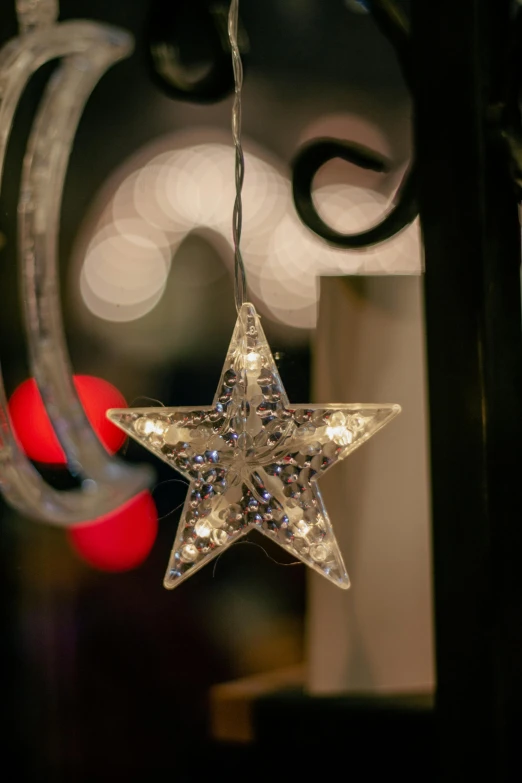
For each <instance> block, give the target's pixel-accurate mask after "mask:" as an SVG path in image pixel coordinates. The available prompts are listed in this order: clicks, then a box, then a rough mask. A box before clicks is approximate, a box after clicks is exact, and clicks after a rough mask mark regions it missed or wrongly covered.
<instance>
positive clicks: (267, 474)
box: [107, 304, 400, 589]
mask: <svg viewBox="0 0 522 783" xmlns="http://www.w3.org/2000/svg"><path fill="white" fill-rule="evenodd" d="M399 412H400V406H399V405H333V404H331V405H293V406H291V405H290V403H289V401H288V398H287V396H286V392H285V390H284V387H283V384H282V382H281V378H280V377H279V373H278V371H277V367H276V365H275V362H274V359H273V357H272V353H271V351H270V348H269V346H268V343H267V340H266V337H265V335H264V332H263V329H262V327H261V324H260V321H259V317H258V315H257V313H256V310H255V308H254V306H253V305H252V304H244V305H243V306H242V308H241V310H240V311H239V315H238V319H237V323H236V326H235V329H234V333H233V335H232V340H231V343H230V347H229V349H228V353H227V357H226V360H225V365H224V367H223V372H222V375H221V380H220V382H219V386H218V390H217V392H216V396H215V398H214V402H213V404H212V405H210V406H208V407H201V408H197V409H194V408H189V407H180V408H126V409H123V410H109V411H108V412H107V416H108V417H109V419H110V420H111V421H112V422H114V424H116V425H117V426H118V427H121V429H122V430H124V431H125V432H126V433H127V434H128V435H130V436H131V437H132V438H134V439H135V440H137V441H138V443H141V444H142V445H143V446H145V447H146V448H147V449H149V451H151V452H152V453H153V454H155V455H156V456H157V457H159V458H160V459H162V460H163V461H164V462H166V463H167V464H168V465H170V466H171V467H172V468H174V469H175V470H177V471H178V473H181V475H182V476H185V478H187V479H188V480H189V482H190V485H189V489H188V494H187V498H186V501H185V504H184V507H183V512H182V515H181V520H180V524H179V528H178V532H177V535H176V540H175V542H174V547H173V549H172V554H171V557H170V561H169V565H168V569H167V573H166V575H165V581H164V584H165V587H167V588H173V587H176V586H177V585H178V584H180V583H181V582H182V581H183V580H184V579H186V578H187V577H188V576H190V575H191V574H194V573H195V572H196V571H198V570H199V569H200V568H202V567H203V566H204V565H206V564H207V563H209V562H210V561H211V560H212V559H213V558H215V557H216V556H217V555H219V554H221V553H222V552H224V550H225V549H227V547H229V546H230V545H231V544H233V543H234V542H235V541H237V540H238V539H239V538H241V537H242V536H244V535H246V533H248V532H249V531H250V530H251V529H255V530H258V531H259V532H260V533H262V534H263V535H265V536H268V537H269V538H272V539H273V540H275V541H277V543H278V544H279V545H280V546H282V547H283V549H286V550H287V552H289V553H290V554H292V555H293V556H294V557H297V558H299V560H301V561H302V562H303V563H305V565H307V566H310V567H311V568H313V569H314V570H315V571H317V572H318V573H320V574H322V575H323V576H325V577H326V578H327V579H329V580H330V581H331V582H333V583H334V584H335V585H337V586H338V587H341V588H345V589H346V588H348V587H349V586H350V581H349V579H348V574H347V573H346V569H345V566H344V563H343V559H342V555H341V552H340V550H339V546H338V544H337V541H336V538H335V534H334V532H333V529H332V525H331V522H330V519H329V517H328V514H327V511H326V508H325V505H324V502H323V499H322V497H321V493H320V492H319V487H318V486H317V481H318V479H319V478H321V476H322V475H323V474H324V473H325V472H326V471H327V470H329V469H330V468H331V467H332V466H333V465H335V464H336V463H337V462H339V460H342V459H344V458H345V457H347V456H348V454H350V453H351V452H352V451H354V449H356V448H358V446H360V445H362V444H363V443H364V442H365V441H367V440H368V438H370V437H371V436H372V435H373V434H374V433H375V432H377V430H379V429H381V427H383V426H384V425H385V424H387V423H388V422H389V421H390V420H391V419H392V418H393V417H394V416H396V415H397V414H398V413H399Z"/></svg>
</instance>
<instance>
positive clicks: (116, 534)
mask: <svg viewBox="0 0 522 783" xmlns="http://www.w3.org/2000/svg"><path fill="white" fill-rule="evenodd" d="M157 532H158V513H157V511H156V506H155V504H154V500H153V499H152V495H151V494H150V492H148V491H146V490H145V491H143V492H140V493H139V495H136V497H134V498H132V499H131V500H129V501H128V502H127V503H125V504H124V505H123V506H121V507H120V508H119V509H117V510H116V511H113V512H112V513H111V514H107V515H106V516H104V517H100V518H99V519H97V520H94V521H93V522H88V523H87V522H86V523H82V524H79V525H75V526H74V527H71V528H69V529H68V530H67V537H68V539H69V543H70V545H71V547H72V548H73V550H74V551H75V552H76V553H77V554H78V555H79V556H80V557H81V559H82V560H84V561H85V562H86V563H88V564H89V565H90V566H92V567H93V568H97V569H99V570H100V571H113V572H117V571H129V570H130V569H131V568H136V567H137V566H139V565H140V564H141V563H142V562H143V561H144V560H145V559H146V557H147V556H148V554H149V552H150V550H151V549H152V546H153V544H154V541H155V540H156V535H157Z"/></svg>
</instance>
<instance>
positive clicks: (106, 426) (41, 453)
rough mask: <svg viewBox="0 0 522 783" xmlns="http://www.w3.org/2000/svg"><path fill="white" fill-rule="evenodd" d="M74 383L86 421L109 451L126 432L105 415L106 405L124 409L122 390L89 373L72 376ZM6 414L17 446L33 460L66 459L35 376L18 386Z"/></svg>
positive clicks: (61, 461) (62, 461)
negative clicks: (8, 415) (16, 439)
mask: <svg viewBox="0 0 522 783" xmlns="http://www.w3.org/2000/svg"><path fill="white" fill-rule="evenodd" d="M73 381H74V385H75V387H76V391H77V392H78V396H79V398H80V401H81V403H82V405H83V409H84V411H85V413H86V415H87V418H88V419H89V422H90V424H91V426H92V428H93V429H94V431H95V432H96V434H97V436H98V438H99V439H100V441H101V442H102V443H103V445H104V446H105V448H106V449H107V451H108V452H109V453H110V454H114V453H115V452H116V451H118V449H119V448H121V446H122V445H123V443H124V441H125V433H124V432H122V430H120V429H119V428H118V427H116V426H115V425H114V424H113V423H112V422H111V421H109V420H108V419H107V417H106V415H105V413H106V411H107V410H108V409H109V408H126V407H127V402H126V400H125V398H124V396H123V395H122V394H121V392H119V391H118V389H116V387H115V386H113V385H112V384H111V383H109V382H108V381H104V380H103V379H102V378H95V377H93V376H92V375H75V376H74V377H73ZM9 414H10V416H11V422H12V425H13V429H14V431H15V433H16V435H17V437H18V441H19V443H20V446H21V447H22V448H23V450H24V451H25V453H26V454H27V456H28V457H29V459H32V460H35V461H36V462H42V463H50V464H55V465H57V464H60V465H65V464H66V462H67V460H66V457H65V454H64V451H63V449H62V447H61V446H60V443H59V441H58V438H57V437H56V435H55V432H54V430H53V428H52V426H51V422H50V421H49V417H48V415H47V411H46V410H45V407H44V404H43V401H42V397H41V394H40V391H39V389H38V386H37V385H36V381H35V380H34V378H29V379H28V380H26V381H24V382H23V383H21V384H20V386H18V388H17V389H16V390H15V391H14V392H13V394H12V395H11V398H10V400H9Z"/></svg>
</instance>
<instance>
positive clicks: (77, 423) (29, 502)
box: [0, 0, 151, 525]
mask: <svg viewBox="0 0 522 783" xmlns="http://www.w3.org/2000/svg"><path fill="white" fill-rule="evenodd" d="M22 5H24V2H23V0H18V10H19V12H20V6H22ZM26 5H27V9H28V13H29V11H34V10H35V5H34V0H33V2H32V7H30V6H31V4H30V3H28V4H26ZM52 5H53V3H49V2H48V0H43V2H42V3H41V4H40V10H41V11H44V10H45V11H46V14H44V19H43V21H44V24H43V25H42V29H34V27H35V25H36V23H37V22H38V18H37V17H35V16H34V15H33V16H32V17H31V19H32V21H33V24H30V21H31V19H29V17H25V20H24V19H21V21H22V25H21V26H22V30H23V31H24V32H25V34H24V35H23V36H21V37H19V38H16V39H14V40H13V41H10V42H8V43H7V44H6V46H5V47H4V49H3V50H2V51H1V52H0V83H1V84H2V85H3V90H2V94H1V102H0V178H1V177H2V173H3V164H4V159H5V152H6V146H7V142H8V139H9V134H10V130H11V126H12V121H13V116H14V113H15V111H16V107H17V105H18V102H19V99H20V96H21V94H22V92H23V90H24V88H25V86H26V84H27V82H28V80H29V78H30V77H31V75H32V74H33V73H34V72H35V71H36V70H38V68H39V67H40V66H41V65H43V64H44V63H45V62H48V61H49V60H52V59H56V58H64V59H63V62H62V64H61V66H60V68H59V69H58V71H57V72H56V73H55V75H54V76H53V78H52V79H51V81H50V83H49V85H48V87H47V89H46V92H45V95H44V98H43V100H42V103H41V105H40V109H39V111H38V115H37V118H36V120H35V123H34V127H33V130H32V133H31V136H30V139H29V143H28V149H27V154H26V158H25V161H24V167H23V174H22V185H21V193H20V202H19V234H20V235H19V264H20V271H21V282H22V298H23V302H24V319H25V326H26V331H27V337H28V345H29V358H30V366H31V372H32V373H33V375H34V377H35V378H36V381H37V383H38V386H39V388H40V391H41V394H42V397H43V400H44V404H45V407H46V409H47V412H48V414H49V417H50V419H51V423H52V424H53V428H54V429H55V431H56V435H57V437H58V439H59V441H60V443H61V445H62V447H63V449H64V451H65V453H66V455H67V460H68V466H69V468H70V469H71V471H72V472H73V473H74V474H75V475H76V476H77V477H78V478H79V479H80V481H81V489H79V490H75V491H71V492H58V491H55V490H53V489H52V488H51V487H49V486H48V485H47V484H46V483H45V482H44V481H43V480H42V478H41V476H40V474H39V473H38V472H37V471H36V470H35V469H34V468H33V466H32V465H31V463H30V462H29V461H28V460H27V458H26V457H25V455H24V453H23V452H22V451H21V449H20V448H19V446H18V444H17V442H16V438H15V436H14V433H13V431H12V428H11V425H10V421H9V416H8V412H7V400H6V394H5V389H4V385H3V381H2V378H1V374H0V489H1V490H2V492H3V494H4V496H5V497H6V499H7V500H8V501H9V502H10V503H11V505H13V506H15V507H16V508H17V509H19V510H20V511H21V512H22V513H24V514H27V515H28V516H31V517H33V518H36V519H39V520H44V521H46V522H49V523H54V524H59V525H60V524H62V525H63V524H71V523H75V522H81V521H87V520H91V519H95V518H97V517H99V516H102V515H104V514H107V513H109V512H110V511H113V510H114V509H115V508H117V507H118V506H120V505H121V504H122V503H124V502H125V501H126V500H129V499H130V498H131V497H133V496H134V495H135V494H136V493H137V492H139V491H140V490H141V489H144V488H145V487H146V486H148V485H149V484H150V481H151V474H150V472H149V470H148V469H147V468H144V467H143V468H142V467H140V468H136V467H133V466H129V465H126V464H124V463H123V462H122V461H120V460H118V459H117V458H114V457H110V456H109V455H108V454H107V452H106V451H105V449H104V448H103V446H101V444H100V443H99V442H98V440H97V438H96V435H95V434H94V432H93V431H92V428H91V426H90V424H89V422H88V420H87V417H86V416H85V413H84V411H83V408H82V406H81V404H80V402H79V399H78V396H77V394H76V390H75V388H74V385H73V383H72V374H71V367H70V362H69V358H68V355H67V349H66V342H65V336H64V333H63V326H62V321H61V306H60V297H59V289H58V269H57V266H58V265H57V239H58V229H59V213H60V205H61V198H62V191H63V183H64V179H65V173H66V168H67V162H68V158H69V155H70V150H71V146H72V142H73V138H74V134H75V131H76V127H77V124H78V121H79V119H80V116H81V113H82V110H83V107H84V105H85V102H86V101H87V99H88V97H89V95H90V93H91V91H92V89H93V88H94V86H95V84H96V83H97V82H98V80H99V79H100V77H101V76H102V75H103V73H104V72H105V71H106V70H107V68H108V67H110V66H111V65H112V64H114V63H115V62H117V61H118V60H120V59H122V58H123V57H125V56H127V55H128V54H129V53H130V51H131V49H132V41H131V38H130V36H128V35H127V34H126V33H124V32H122V31H119V30H116V29H114V28H110V27H107V26H105V25H101V24H97V23H92V22H83V21H81V22H80V21H78V22H67V23H62V24H59V25H52V24H51V23H50V21H49V18H50V8H51V6H52ZM54 5H55V6H56V4H55V3H54ZM51 21H52V20H51Z"/></svg>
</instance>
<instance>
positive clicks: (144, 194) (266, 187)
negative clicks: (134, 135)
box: [80, 143, 421, 329]
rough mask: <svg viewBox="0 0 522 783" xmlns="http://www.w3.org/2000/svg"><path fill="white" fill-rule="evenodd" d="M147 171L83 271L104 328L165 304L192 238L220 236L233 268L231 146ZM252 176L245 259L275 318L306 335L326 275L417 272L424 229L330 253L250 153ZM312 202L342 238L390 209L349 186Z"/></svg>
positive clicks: (177, 154)
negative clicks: (177, 259)
mask: <svg viewBox="0 0 522 783" xmlns="http://www.w3.org/2000/svg"><path fill="white" fill-rule="evenodd" d="M140 164H141V166H140V167H139V168H138V169H136V170H135V171H133V172H131V173H130V174H129V175H128V176H127V177H126V178H125V179H124V180H123V182H121V184H120V186H119V187H118V188H117V190H116V192H115V194H114V196H113V198H112V200H111V202H110V204H108V206H107V208H106V210H105V211H104V213H103V214H102V216H101V219H100V222H99V230H98V232H97V234H96V236H95V237H94V238H93V239H92V240H91V242H90V244H89V247H88V249H87V252H86V255H85V260H84V265H83V269H82V273H81V278H80V287H81V291H82V296H83V299H84V301H85V303H86V305H87V307H88V308H89V309H90V310H91V311H92V312H93V313H94V314H96V315H97V316H98V317H100V318H104V319H106V320H113V321H125V320H133V319H134V318H139V317H141V315H143V314H145V313H146V312H148V311H149V310H150V309H152V308H153V307H154V306H155V305H156V304H157V302H158V301H159V299H160V298H161V295H162V292H163V290H164V288H165V284H166V280H167V276H168V274H169V269H170V262H171V258H172V256H173V255H174V254H175V252H176V250H177V248H178V246H179V245H180V243H181V242H182V241H183V238H184V237H185V236H186V235H187V234H188V233H189V232H190V231H192V230H197V229H201V230H203V229H212V231H214V232H217V233H218V234H219V235H220V236H221V237H223V239H224V240H225V241H226V243H227V244H228V246H229V248H230V254H229V256H228V258H227V261H228V263H229V264H230V265H231V266H232V263H233V257H232V252H231V251H232V231H231V219H232V207H233V202H234V196H235V185H234V151H233V149H232V147H231V146H230V145H226V144H219V143H205V144H196V145H192V146H186V147H180V148H179V149H171V150H168V151H166V152H163V153H161V154H159V155H158V154H155V155H154V156H152V157H151V158H150V160H148V161H146V160H144V158H143V155H142V156H141V161H140ZM245 171H246V174H245V182H244V186H243V235H242V254H243V259H244V262H245V265H246V268H247V275H248V283H249V287H250V290H251V291H252V293H253V295H254V297H256V298H257V299H258V300H259V301H260V302H261V303H262V305H264V307H265V308H266V309H267V310H268V311H269V313H270V314H271V315H272V317H273V318H275V319H276V320H278V321H282V322H284V323H287V324H289V325H291V326H294V327H297V328H300V329H308V328H313V327H314V325H315V322H316V318H317V301H318V296H319V286H318V278H319V276H320V275H332V274H336V275H344V274H358V273H363V274H372V273H395V274H412V273H418V272H419V270H420V262H419V259H420V256H421V250H420V242H419V231H418V226H414V227H412V228H411V229H408V230H406V231H403V232H402V233H401V234H399V235H398V236H397V237H394V238H393V239H392V240H390V241H389V242H387V243H385V244H384V245H380V246H378V247H375V248H368V249H365V250H363V251H343V250H339V249H337V248H332V247H330V246H328V245H327V244H325V243H324V242H323V241H322V240H320V239H319V238H318V237H316V236H315V235H314V234H313V233H311V232H310V231H309V230H308V229H307V228H305V227H304V226H303V225H302V223H301V222H300V220H299V218H298V216H297V214H296V212H295V208H294V205H293V201H292V196H291V184H290V181H289V178H288V176H283V174H281V173H280V171H278V170H277V167H276V166H275V165H273V164H272V163H270V162H268V161H267V160H263V159H262V158H261V157H259V156H257V155H254V154H252V153H251V152H248V151H246V152H245ZM314 200H315V203H316V207H317V209H318V212H319V214H321V216H322V217H323V219H324V220H325V221H326V222H327V223H328V224H329V225H331V226H332V227H333V228H335V229H336V230H338V231H340V232H342V233H347V232H349V233H354V232H359V231H362V230H364V229H366V228H368V227H369V226H371V225H372V224H374V223H376V222H378V221H379V220H380V219H381V218H382V216H383V214H384V212H385V210H386V208H387V199H386V198H385V197H384V196H383V195H381V194H378V193H376V192H374V191H371V190H369V189H368V188H361V187H355V186H352V185H347V184H335V185H327V186H325V187H321V188H318V189H317V191H316V193H315V194H314ZM210 240H211V241H212V235H211V236H210ZM195 274H196V273H195ZM203 277H204V276H203ZM210 283H211V280H210V279H206V280H205V279H203V280H202V281H201V284H202V285H209V284H210Z"/></svg>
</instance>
